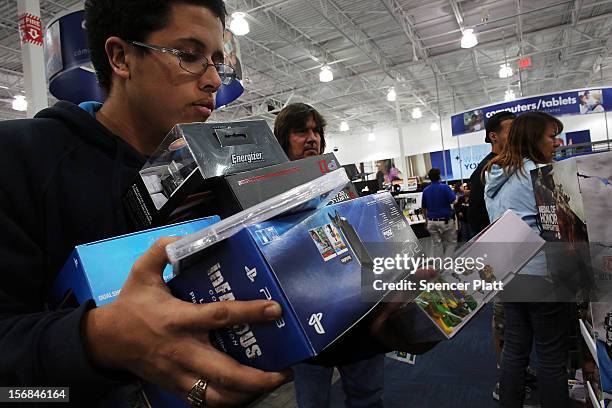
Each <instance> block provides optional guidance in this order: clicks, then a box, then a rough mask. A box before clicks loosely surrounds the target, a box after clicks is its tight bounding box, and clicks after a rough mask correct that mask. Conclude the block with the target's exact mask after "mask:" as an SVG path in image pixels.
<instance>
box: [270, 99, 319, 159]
mask: <svg viewBox="0 0 612 408" xmlns="http://www.w3.org/2000/svg"><path fill="white" fill-rule="evenodd" d="M311 117H312V118H313V119H314V121H315V124H316V126H317V128H318V130H319V136H321V151H320V152H319V153H323V152H324V151H325V125H326V124H327V123H326V122H325V118H323V116H321V114H320V113H319V112H318V111H317V110H316V109H315V108H313V107H312V106H310V105H307V104H305V103H290V104H289V105H287V106H285V107H284V108H283V109H282V110H281V111H280V112H279V113H278V116H277V117H276V120H275V121H274V136H276V139H277V140H278V143H280V145H281V147H282V148H283V150H284V151H285V153H288V152H289V147H290V146H289V134H290V133H291V131H292V130H294V129H302V128H304V127H306V122H307V121H308V119H309V118H311Z"/></svg>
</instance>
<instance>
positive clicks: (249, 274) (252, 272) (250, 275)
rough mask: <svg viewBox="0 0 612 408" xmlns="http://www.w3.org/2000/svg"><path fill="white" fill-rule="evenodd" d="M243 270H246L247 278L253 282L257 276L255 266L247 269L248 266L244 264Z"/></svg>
mask: <svg viewBox="0 0 612 408" xmlns="http://www.w3.org/2000/svg"><path fill="white" fill-rule="evenodd" d="M244 271H245V272H246V276H247V278H249V280H250V281H251V282H255V278H256V277H257V268H253V269H249V267H248V266H245V267H244Z"/></svg>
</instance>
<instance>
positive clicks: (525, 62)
mask: <svg viewBox="0 0 612 408" xmlns="http://www.w3.org/2000/svg"><path fill="white" fill-rule="evenodd" d="M518 66H519V68H520V69H525V68H529V67H530V66H531V57H525V58H521V59H520V60H519V62H518Z"/></svg>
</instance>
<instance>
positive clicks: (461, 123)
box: [451, 88, 612, 136]
mask: <svg viewBox="0 0 612 408" xmlns="http://www.w3.org/2000/svg"><path fill="white" fill-rule="evenodd" d="M501 111H510V112H513V113H515V114H517V115H518V114H521V113H523V112H529V111H543V112H547V113H550V114H551V115H555V116H561V115H585V114H591V113H602V112H605V111H612V88H592V89H583V90H576V91H567V92H563V93H557V94H549V95H542V96H535V97H531V98H524V99H519V100H516V101H512V102H505V103H500V104H497V105H491V106H485V107H481V108H478V109H474V110H471V111H467V112H462V113H459V114H457V115H453V116H452V117H451V124H452V134H453V136H457V135H461V134H464V133H471V132H477V131H480V130H484V127H485V123H486V120H487V119H488V118H490V117H491V116H493V115H494V114H495V113H497V112H501Z"/></svg>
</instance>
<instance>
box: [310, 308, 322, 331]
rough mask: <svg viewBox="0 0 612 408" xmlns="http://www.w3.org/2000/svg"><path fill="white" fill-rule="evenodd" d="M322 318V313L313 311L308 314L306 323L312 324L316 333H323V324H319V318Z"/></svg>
mask: <svg viewBox="0 0 612 408" xmlns="http://www.w3.org/2000/svg"><path fill="white" fill-rule="evenodd" d="M322 318H323V313H313V314H312V316H310V320H308V324H309V325H310V326H313V327H314V329H315V331H316V332H317V334H325V330H324V329H323V325H322V324H321V319H322Z"/></svg>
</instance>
